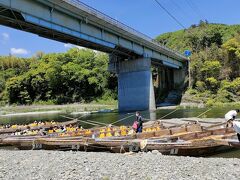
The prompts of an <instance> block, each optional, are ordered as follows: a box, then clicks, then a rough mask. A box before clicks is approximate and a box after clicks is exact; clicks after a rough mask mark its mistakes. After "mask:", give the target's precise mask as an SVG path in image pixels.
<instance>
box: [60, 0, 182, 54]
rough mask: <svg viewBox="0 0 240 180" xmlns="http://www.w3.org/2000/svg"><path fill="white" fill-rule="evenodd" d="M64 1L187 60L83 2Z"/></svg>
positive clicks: (77, 0)
mask: <svg viewBox="0 0 240 180" xmlns="http://www.w3.org/2000/svg"><path fill="white" fill-rule="evenodd" d="M63 1H65V2H67V3H69V4H71V5H73V6H75V7H77V8H79V9H81V10H84V11H85V12H87V13H89V14H92V15H94V16H96V17H98V18H100V19H103V20H105V21H106V22H108V23H110V24H112V25H115V26H117V27H119V28H121V29H123V30H125V31H127V32H129V33H132V34H133V35H135V36H138V37H140V38H142V39H144V40H147V41H150V42H152V43H153V44H155V45H157V46H159V47H160V48H162V49H164V50H166V51H169V52H171V53H174V54H175V55H177V56H180V57H182V58H186V57H185V56H184V55H182V54H181V53H179V52H177V51H174V50H172V49H169V48H167V47H166V46H163V45H161V44H160V43H159V42H158V41H156V40H154V39H152V38H151V37H149V36H147V35H145V34H143V33H141V32H139V31H137V30H135V29H133V28H132V27H130V26H128V25H126V24H124V23H122V22H120V21H118V20H116V19H114V18H112V17H110V16H108V15H106V14H104V13H102V12H100V11H98V10H97V9H95V8H92V7H90V6H88V5H87V4H85V3H83V2H81V1H80V0H63Z"/></svg>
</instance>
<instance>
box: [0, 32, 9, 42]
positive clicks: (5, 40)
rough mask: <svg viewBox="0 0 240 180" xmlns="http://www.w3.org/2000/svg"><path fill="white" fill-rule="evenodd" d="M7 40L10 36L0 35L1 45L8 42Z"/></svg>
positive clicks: (6, 34)
mask: <svg viewBox="0 0 240 180" xmlns="http://www.w3.org/2000/svg"><path fill="white" fill-rule="evenodd" d="M9 38H10V36H9V34H8V33H2V34H1V40H0V41H1V42H2V43H3V44H5V43H7V41H8V40H9Z"/></svg>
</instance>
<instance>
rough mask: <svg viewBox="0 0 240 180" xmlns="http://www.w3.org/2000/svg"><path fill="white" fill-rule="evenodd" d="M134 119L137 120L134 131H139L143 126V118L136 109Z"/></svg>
mask: <svg viewBox="0 0 240 180" xmlns="http://www.w3.org/2000/svg"><path fill="white" fill-rule="evenodd" d="M136 121H137V122H138V124H137V130H136V133H141V132H142V128H143V119H142V116H141V115H140V112H138V111H137V112H136Z"/></svg>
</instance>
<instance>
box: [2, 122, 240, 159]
mask: <svg viewBox="0 0 240 180" xmlns="http://www.w3.org/2000/svg"><path fill="white" fill-rule="evenodd" d="M155 125H156V124H153V125H152V126H148V127H147V128H151V129H152V131H147V128H145V132H143V133H139V134H131V135H128V134H126V135H124V136H117V137H116V136H111V137H106V136H105V137H103V138H100V136H101V133H105V134H106V133H107V127H100V128H92V129H86V130H81V131H79V132H78V133H77V135H76V134H75V135H74V136H59V135H57V134H56V136H49V135H48V136H26V137H22V136H20V137H7V138H4V139H3V140H2V143H3V144H8V145H9V144H11V145H13V146H15V147H18V148H19V149H47V150H81V151H109V152H117V153H124V152H128V151H136V152H138V151H152V150H158V151H159V152H161V153H162V154H167V155H183V156H206V155H209V154H212V153H217V152H220V151H224V150H229V149H232V148H236V147H237V146H238V145H239V144H237V143H236V142H232V145H229V144H226V143H223V140H224V139H225V141H226V139H227V138H229V137H232V136H233V135H234V130H233V128H225V127H219V125H211V126H209V127H208V128H206V127H204V126H201V124H199V123H187V124H184V125H180V126H176V125H172V126H171V127H169V126H168V127H169V128H167V127H166V126H164V124H159V123H158V124H157V126H161V128H160V129H157V128H156V126H155ZM102 128H105V132H103V131H101V130H102ZM114 131H120V127H115V129H111V131H110V133H112V134H113V133H114ZM86 132H88V133H86ZM94 136H95V137H94ZM234 143H235V144H234Z"/></svg>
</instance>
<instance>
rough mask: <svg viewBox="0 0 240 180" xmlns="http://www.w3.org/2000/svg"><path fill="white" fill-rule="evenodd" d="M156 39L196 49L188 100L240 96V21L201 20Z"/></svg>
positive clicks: (181, 48) (227, 99)
mask: <svg viewBox="0 0 240 180" xmlns="http://www.w3.org/2000/svg"><path fill="white" fill-rule="evenodd" d="M156 39H157V40H158V41H159V42H160V43H162V44H164V45H165V46H167V47H169V48H172V49H175V50H177V51H180V52H182V53H183V52H184V50H191V51H192V53H193V54H192V56H191V75H192V84H191V85H192V88H191V89H189V90H188V91H187V92H186V94H187V96H185V98H186V99H185V100H187V101H196V102H203V103H207V104H210V105H211V104H214V103H218V102H219V103H224V102H235V101H239V100H240V98H239V95H240V77H239V76H240V25H224V24H209V23H208V22H204V21H200V23H199V24H198V25H192V26H191V27H190V28H188V29H185V30H179V31H176V32H170V33H165V34H162V35H160V36H158V37H157V38H156Z"/></svg>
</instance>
